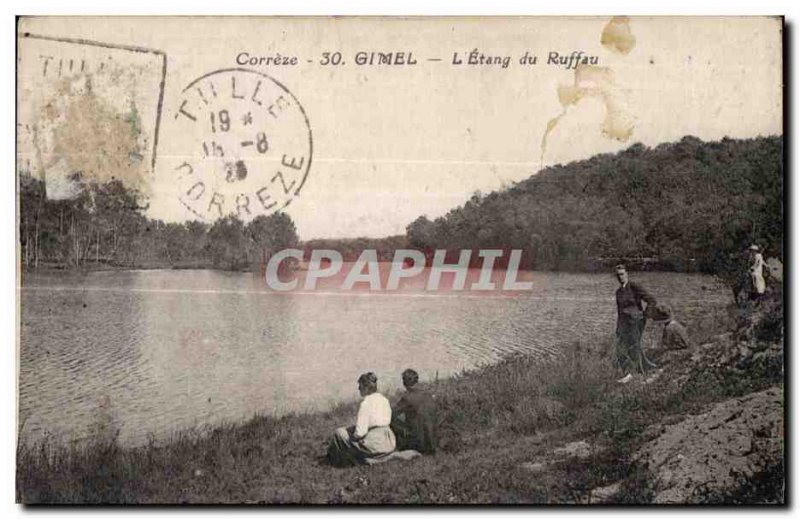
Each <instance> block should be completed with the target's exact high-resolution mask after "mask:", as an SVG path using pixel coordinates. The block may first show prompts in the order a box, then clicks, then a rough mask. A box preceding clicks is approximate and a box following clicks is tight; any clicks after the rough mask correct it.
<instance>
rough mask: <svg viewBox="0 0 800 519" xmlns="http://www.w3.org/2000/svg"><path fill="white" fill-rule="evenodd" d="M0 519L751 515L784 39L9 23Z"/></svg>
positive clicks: (777, 339)
mask: <svg viewBox="0 0 800 519" xmlns="http://www.w3.org/2000/svg"><path fill="white" fill-rule="evenodd" d="M16 37H17V62H16V86H17V105H16V124H17V126H16V128H17V131H16V138H17V141H16V149H17V153H16V183H17V201H18V207H17V222H16V224H17V226H16V235H17V258H18V274H17V279H18V287H17V300H18V323H17V327H18V343H17V419H16V430H17V452H16V466H17V469H16V499H17V502H19V503H22V504H96V503H104V504H181V503H218V504H284V503H292V504H329V505H342V504H437V505H453V504H506V503H508V504H511V503H515V504H516V503H524V504H676V503H678V504H784V503H785V496H784V485H785V470H786V469H785V447H784V442H785V439H784V418H785V407H784V381H785V376H786V374H785V371H784V291H783V261H784V191H783V190H784V178H785V177H784V140H783V139H784V137H783V110H784V102H783V99H784V87H783V85H784V77H783V73H784V66H783V41H784V20H783V19H782V18H781V17H688V16H687V17H628V16H597V17H436V18H433V17H431V18H426V17H396V18H391V17H274V18H269V17H150V18H148V17H21V18H19V19H18V21H17V35H16Z"/></svg>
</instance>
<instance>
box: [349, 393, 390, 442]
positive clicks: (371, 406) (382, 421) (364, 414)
mask: <svg viewBox="0 0 800 519" xmlns="http://www.w3.org/2000/svg"><path fill="white" fill-rule="evenodd" d="M391 422H392V405H391V404H390V403H389V399H388V398H386V397H385V396H383V395H382V394H380V393H377V392H376V393H372V394H371V395H367V396H365V397H364V400H362V401H361V405H359V406H358V418H357V419H356V431H355V435H356V436H358V437H359V438H363V437H364V436H366V435H367V432H368V431H369V430H370V428H372V427H386V426H388V425H389V424H390V423H391Z"/></svg>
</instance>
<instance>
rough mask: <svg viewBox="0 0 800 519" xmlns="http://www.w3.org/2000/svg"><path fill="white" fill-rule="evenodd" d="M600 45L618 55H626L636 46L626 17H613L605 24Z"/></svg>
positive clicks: (634, 37)
mask: <svg viewBox="0 0 800 519" xmlns="http://www.w3.org/2000/svg"><path fill="white" fill-rule="evenodd" d="M600 43H602V44H603V46H604V47H605V48H607V49H608V50H610V51H612V52H617V53H619V54H628V53H629V52H630V51H631V50H633V48H634V47H635V46H636V36H634V35H633V33H632V32H631V26H630V19H629V18H628V17H627V16H615V17H614V18H612V19H611V21H610V22H608V24H606V26H605V28H604V29H603V34H602V35H601V36H600Z"/></svg>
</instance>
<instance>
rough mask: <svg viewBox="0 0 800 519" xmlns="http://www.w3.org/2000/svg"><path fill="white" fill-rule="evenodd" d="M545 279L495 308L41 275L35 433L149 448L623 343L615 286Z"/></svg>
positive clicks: (34, 291) (31, 413) (26, 416)
mask: <svg viewBox="0 0 800 519" xmlns="http://www.w3.org/2000/svg"><path fill="white" fill-rule="evenodd" d="M532 279H533V281H534V290H533V291H532V292H531V293H529V294H526V295H525V296H524V297H516V298H486V297H469V294H466V295H467V297H461V296H458V297H453V296H452V294H450V295H449V296H447V297H435V296H433V297H427V296H426V297H412V295H411V294H408V293H404V294H391V293H382V294H366V295H365V294H353V295H347V294H337V295H326V294H321V293H310V294H274V293H269V292H267V291H266V290H265V289H264V286H263V280H261V279H260V278H258V277H254V276H253V275H251V274H240V273H220V272H213V271H138V272H97V273H91V274H87V275H83V276H75V275H52V274H48V275H40V276H26V279H25V288H23V289H22V291H21V298H22V301H21V306H22V312H21V316H22V322H21V343H20V378H19V395H20V398H19V403H20V422H21V423H22V422H24V423H25V426H24V430H23V432H22V433H21V436H22V437H23V438H25V439H35V438H37V437H40V436H41V435H42V434H43V433H44V432H45V431H49V432H51V433H55V434H56V435H60V436H61V437H63V438H64V439H65V440H69V439H72V438H80V437H83V436H86V435H89V434H101V435H108V434H116V432H115V431H116V430H119V431H120V433H119V434H120V440H121V441H122V442H123V443H128V444H134V443H140V442H144V441H146V439H147V436H148V434H151V433H152V434H155V435H156V437H158V436H162V435H164V434H167V433H169V432H170V431H172V430H175V429H180V428H184V427H190V426H196V425H197V426H201V425H205V424H209V423H218V422H220V421H225V420H232V421H238V420H241V419H243V418H247V417H249V416H251V415H252V414H253V413H256V412H272V413H285V412H289V411H297V410H307V409H319V408H326V407H329V406H330V405H331V404H332V403H334V402H337V401H340V400H342V399H353V398H355V396H356V392H355V380H356V378H357V377H358V375H359V374H360V373H362V372H365V371H373V372H375V373H376V374H377V375H378V377H379V380H380V386H381V389H382V390H385V391H390V392H391V391H393V390H394V389H398V388H399V387H400V373H401V372H402V370H403V369H405V368H407V367H414V368H415V369H417V371H419V372H420V374H421V377H422V378H423V379H432V378H434V377H436V376H437V373H438V375H439V376H446V375H449V374H452V373H454V372H458V371H460V370H461V369H464V368H469V367H472V366H476V365H479V364H483V363H488V362H494V361H496V360H497V359H499V358H500V357H501V356H503V355H507V354H509V353H514V352H526V353H532V354H535V355H540V356H548V355H552V354H554V353H556V351H555V348H556V346H557V345H558V344H559V343H562V342H564V341H567V340H571V339H576V338H579V337H589V336H597V335H602V334H610V333H613V326H614V319H615V307H614V302H613V294H614V290H615V289H616V281H615V280H614V279H613V277H612V276H604V275H585V274H549V273H534V274H533V275H532ZM639 279H641V280H642V281H644V282H645V283H646V284H647V286H648V287H649V288H651V290H652V291H653V292H654V293H655V295H656V296H657V297H659V298H660V299H662V300H664V301H665V302H668V303H670V304H672V306H673V308H676V309H678V311H683V312H700V311H707V310H708V309H709V308H711V307H713V306H715V305H716V306H718V307H719V306H722V305H724V304H725V302H726V301H727V299H726V298H727V292H726V291H725V290H724V289H723V288H721V287H718V286H716V285H714V284H713V283H712V282H711V280H710V279H709V278H706V277H703V276H689V275H676V274H647V275H642V276H640V277H639ZM703 286H706V288H705V289H704V288H702V287H703Z"/></svg>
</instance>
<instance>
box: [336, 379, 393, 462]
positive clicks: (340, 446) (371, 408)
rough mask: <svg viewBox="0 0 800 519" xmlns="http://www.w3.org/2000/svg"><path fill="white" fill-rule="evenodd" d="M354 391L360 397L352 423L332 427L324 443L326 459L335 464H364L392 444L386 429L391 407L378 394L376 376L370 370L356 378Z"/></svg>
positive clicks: (391, 435) (389, 448)
mask: <svg viewBox="0 0 800 519" xmlns="http://www.w3.org/2000/svg"><path fill="white" fill-rule="evenodd" d="M358 391H359V393H361V396H362V397H364V400H362V401H361V405H359V407H358V416H357V417H356V425H355V426H350V427H347V428H345V427H340V428H339V429H336V432H335V433H334V435H333V438H332V439H331V442H330V445H329V446H328V460H329V461H330V463H331V465H334V466H337V467H347V466H350V465H360V464H367V463H369V462H370V461H371V460H377V459H379V458H382V457H384V456H388V455H389V454H391V453H392V452H393V451H394V448H395V445H396V440H395V436H394V433H393V432H392V430H391V428H389V424H390V423H391V422H392V407H391V405H390V404H389V400H388V399H387V398H386V397H385V396H383V395H382V394H380V393H378V377H376V376H375V374H374V373H371V372H370V373H364V374H363V375H361V376H360V377H358Z"/></svg>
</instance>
